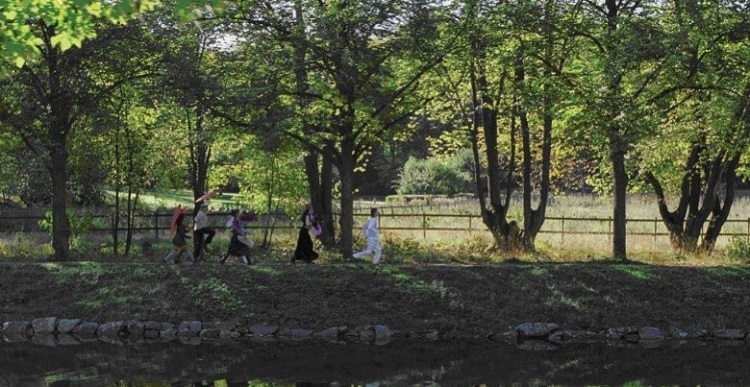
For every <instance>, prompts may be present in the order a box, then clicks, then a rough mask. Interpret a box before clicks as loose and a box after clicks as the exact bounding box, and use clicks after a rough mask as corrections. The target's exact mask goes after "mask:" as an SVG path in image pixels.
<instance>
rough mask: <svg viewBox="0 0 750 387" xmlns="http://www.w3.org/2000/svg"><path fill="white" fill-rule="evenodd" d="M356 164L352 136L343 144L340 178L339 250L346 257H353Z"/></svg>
mask: <svg viewBox="0 0 750 387" xmlns="http://www.w3.org/2000/svg"><path fill="white" fill-rule="evenodd" d="M354 164H355V156H354V140H353V139H352V138H351V136H346V137H344V140H343V141H342V142H341V155H340V164H339V177H340V178H341V218H339V225H340V227H341V232H340V235H341V238H340V240H339V250H340V251H341V254H342V255H343V256H344V257H351V255H352V248H353V244H354V238H353V235H354V234H353V227H354V196H353V190H354V185H353V175H354Z"/></svg>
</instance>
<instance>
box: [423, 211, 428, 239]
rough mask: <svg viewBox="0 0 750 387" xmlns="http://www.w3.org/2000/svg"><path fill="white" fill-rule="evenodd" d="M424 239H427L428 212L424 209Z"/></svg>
mask: <svg viewBox="0 0 750 387" xmlns="http://www.w3.org/2000/svg"><path fill="white" fill-rule="evenodd" d="M422 239H424V240H427V213H426V212H424V211H422Z"/></svg>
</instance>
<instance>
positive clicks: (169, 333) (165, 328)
mask: <svg viewBox="0 0 750 387" xmlns="http://www.w3.org/2000/svg"><path fill="white" fill-rule="evenodd" d="M159 337H162V338H164V339H167V340H172V339H174V338H175V337H177V328H176V327H175V326H174V324H172V323H168V322H164V323H161V329H159Z"/></svg>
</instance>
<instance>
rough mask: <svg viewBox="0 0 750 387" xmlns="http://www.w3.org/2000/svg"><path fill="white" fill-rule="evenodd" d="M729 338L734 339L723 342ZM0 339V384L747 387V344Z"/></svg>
mask: <svg viewBox="0 0 750 387" xmlns="http://www.w3.org/2000/svg"><path fill="white" fill-rule="evenodd" d="M732 344H733V345H732ZM534 348H536V349H539V348H537V347H535V346H529V345H525V346H523V347H519V346H515V345H505V344H497V343H481V344H476V343H475V344H472V345H469V344H451V345H448V344H427V343H419V344H415V343H411V344H409V343H391V344H389V345H385V346H368V345H360V344H357V345H352V344H349V345H340V344H326V343H249V342H244V343H243V342H240V343H237V342H234V343H215V342H214V343H205V342H204V343H202V344H200V345H186V344H182V343H179V342H172V343H164V344H148V345H143V344H142V345H131V344H127V345H121V346H120V345H113V344H104V343H81V344H80V345H73V346H56V347H47V346H41V345H35V344H32V343H13V344H9V343H4V344H0V386H3V387H5V386H8V387H11V386H12V387H16V386H102V385H112V386H172V385H174V386H240V385H241V386H247V385H259V386H264V385H272V386H275V385H292V386H293V385H298V386H350V385H373V386H378V385H380V386H385V385H389V386H390V385H420V386H424V385H448V386H458V385H461V386H464V385H482V384H488V385H511V384H514V385H553V384H554V385H591V384H594V385H623V384H628V385H678V384H682V385H685V384H687V385H696V384H709V385H748V384H750V362H747V361H746V359H748V358H750V344H748V343H746V342H736V343H718V342H713V343H689V344H664V345H661V346H656V347H654V348H646V347H643V346H639V345H633V346H623V347H613V346H607V345H578V346H564V347H560V348H557V349H555V350H551V351H550V350H534Z"/></svg>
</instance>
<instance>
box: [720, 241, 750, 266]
mask: <svg viewBox="0 0 750 387" xmlns="http://www.w3.org/2000/svg"><path fill="white" fill-rule="evenodd" d="M724 253H725V254H726V255H727V257H729V259H730V260H731V261H732V262H735V263H740V264H748V263H750V243H747V239H746V238H744V237H734V238H732V239H731V240H730V241H729V244H727V247H726V248H725V249H724Z"/></svg>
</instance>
